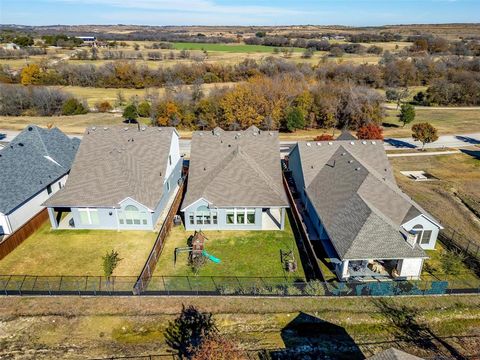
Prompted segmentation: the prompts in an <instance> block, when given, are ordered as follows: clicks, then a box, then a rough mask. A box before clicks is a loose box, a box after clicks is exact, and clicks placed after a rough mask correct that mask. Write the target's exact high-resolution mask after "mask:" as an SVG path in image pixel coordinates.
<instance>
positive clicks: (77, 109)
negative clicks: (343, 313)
mask: <svg viewBox="0 0 480 360" xmlns="http://www.w3.org/2000/svg"><path fill="white" fill-rule="evenodd" d="M86 113H88V109H87V107H86V106H85V105H83V104H82V103H81V102H80V101H78V100H77V99H75V98H69V99H68V100H67V101H65V103H64V104H63V106H62V114H63V115H80V114H86Z"/></svg>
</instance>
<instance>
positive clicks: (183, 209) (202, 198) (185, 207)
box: [180, 197, 212, 211]
mask: <svg viewBox="0 0 480 360" xmlns="http://www.w3.org/2000/svg"><path fill="white" fill-rule="evenodd" d="M201 200H203V201H205V202H207V203H208V205H212V203H211V202H210V201H208V200H207V199H205V198H204V197H201V198H198V199H197V200H195V201H194V202H192V203H191V204H188V205H187V206H184V207H183V208H182V209H181V210H180V211H185V209H188V208H189V207H190V206H192V205H193V204H196V203H197V202H199V201H201Z"/></svg>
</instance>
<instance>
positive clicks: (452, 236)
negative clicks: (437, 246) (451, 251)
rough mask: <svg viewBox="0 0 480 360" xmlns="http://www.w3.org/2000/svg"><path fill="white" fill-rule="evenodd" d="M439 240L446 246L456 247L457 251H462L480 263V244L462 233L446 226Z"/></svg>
mask: <svg viewBox="0 0 480 360" xmlns="http://www.w3.org/2000/svg"><path fill="white" fill-rule="evenodd" d="M438 238H439V239H440V241H442V242H443V243H444V244H446V245H450V246H454V247H456V248H457V250H459V251H462V252H464V253H466V254H468V255H470V256H472V257H474V258H476V259H478V260H479V261H480V243H479V242H476V241H474V240H471V239H469V238H468V237H466V236H465V235H463V234H462V233H460V232H458V231H457V230H455V229H452V228H451V227H448V226H445V228H444V229H443V230H442V231H440V233H439V235H438Z"/></svg>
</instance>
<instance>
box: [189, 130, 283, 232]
mask: <svg viewBox="0 0 480 360" xmlns="http://www.w3.org/2000/svg"><path fill="white" fill-rule="evenodd" d="M279 155H280V154H279V141H278V132H276V131H260V130H259V129H258V128H256V127H255V126H252V127H250V128H248V129H247V130H244V131H224V130H222V129H220V128H215V129H214V130H213V131H196V132H194V133H193V136H192V142H191V157H190V166H189V175H188V184H187V192H186V194H185V198H184V200H183V203H182V207H181V209H182V212H183V213H184V215H185V228H186V229H187V230H280V229H283V228H284V223H285V209H286V208H288V207H289V204H288V199H287V196H286V193H285V189H284V187H283V182H282V170H281V162H280V156H279Z"/></svg>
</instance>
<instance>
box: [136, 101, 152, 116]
mask: <svg viewBox="0 0 480 360" xmlns="http://www.w3.org/2000/svg"><path fill="white" fill-rule="evenodd" d="M151 110H152V107H151V106H150V103H149V102H148V101H142V102H141V103H140V104H138V115H139V116H141V117H149V116H150V112H151Z"/></svg>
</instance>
